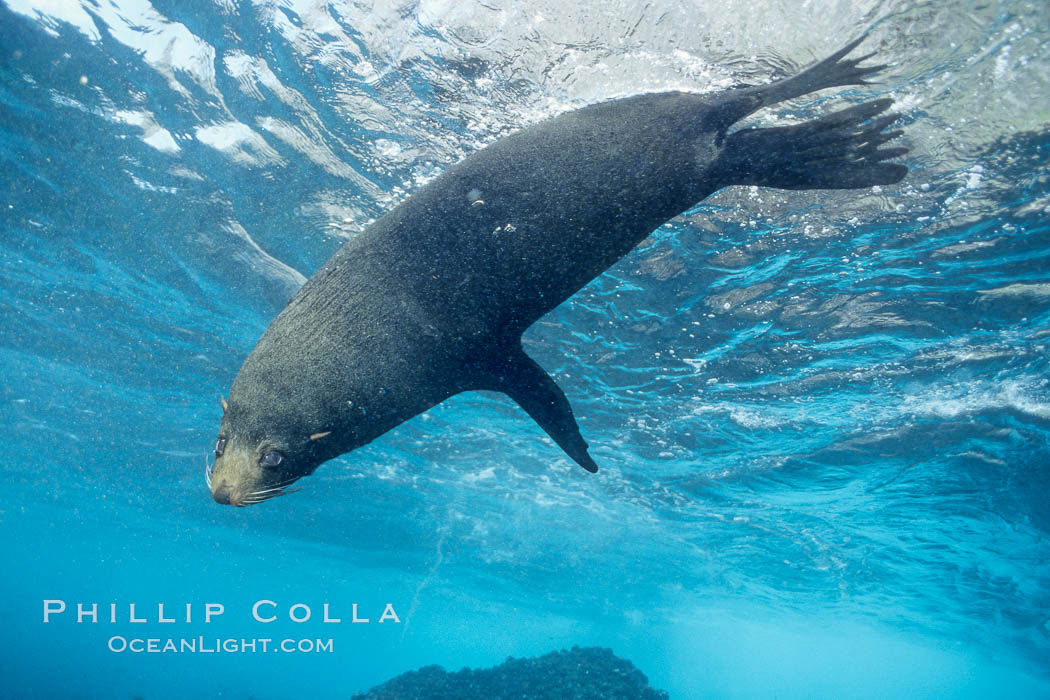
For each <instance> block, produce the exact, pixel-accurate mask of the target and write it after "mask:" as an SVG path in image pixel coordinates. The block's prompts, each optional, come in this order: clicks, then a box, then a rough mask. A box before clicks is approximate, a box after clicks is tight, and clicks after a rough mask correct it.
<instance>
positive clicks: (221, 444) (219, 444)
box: [215, 435, 226, 457]
mask: <svg viewBox="0 0 1050 700" xmlns="http://www.w3.org/2000/svg"><path fill="white" fill-rule="evenodd" d="M225 451H226V438H224V437H223V436H222V435H220V436H219V439H218V440H217V441H216V442H215V456H216V457H222V453H223V452H225Z"/></svg>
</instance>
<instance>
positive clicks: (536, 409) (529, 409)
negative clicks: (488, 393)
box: [485, 348, 598, 473]
mask: <svg viewBox="0 0 1050 700" xmlns="http://www.w3.org/2000/svg"><path fill="white" fill-rule="evenodd" d="M502 359H503V362H501V364H500V368H499V371H498V372H497V373H495V376H493V379H494V380H495V381H494V385H492V386H486V387H485V388H492V389H495V390H497V391H502V392H503V393H505V394H507V395H508V396H510V397H511V398H512V399H514V401H516V402H517V404H518V405H519V406H521V407H522V408H523V409H525V412H526V413H528V414H529V415H530V416H532V419H533V420H534V421H536V422H537V423H539V425H540V427H541V428H543V429H544V430H546V431H547V434H548V435H550V436H551V438H552V439H553V440H554V442H556V443H558V446H559V447H561V448H562V449H563V450H565V454H567V455H569V457H572V459H573V460H574V461H575V462H576V463H577V464H579V465H580V466H581V467H583V468H584V469H586V470H587V471H589V472H592V473H593V472H596V471H598V465H597V464H595V463H594V460H593V459H591V456H590V455H589V454H587V443H586V442H584V440H583V436H581V435H580V427H579V426H578V425H577V424H576V419H575V418H574V417H573V415H572V407H571V406H569V400H568V399H566V398H565V394H564V393H562V390H561V389H559V388H558V385H557V384H555V383H554V380H553V379H552V378H551V376H550V375H549V374H547V373H546V372H545V371H543V368H542V367H540V366H539V365H538V364H536V363H535V362H533V361H532V358H530V357H529V356H528V355H526V354H525V352H524V351H523V350H521V349H520V348H517V350H516V351H512V352H510V353H508V356H507V357H506V358H502Z"/></svg>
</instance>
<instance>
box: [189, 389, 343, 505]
mask: <svg viewBox="0 0 1050 700" xmlns="http://www.w3.org/2000/svg"><path fill="white" fill-rule="evenodd" d="M222 408H223V420H222V425H221V426H220V427H219V436H218V438H217V439H216V442H215V462H214V464H212V465H208V466H207V468H206V470H205V480H206V481H207V483H208V488H210V489H211V495H212V498H214V499H215V501H216V502H217V503H221V504H223V505H231V506H249V505H255V504H256V503H262V502H263V501H268V500H270V499H271V498H274V497H276V496H282V495H284V494H287V493H292V492H293V491H296V490H298V489H292V490H291V491H289V490H288V487H289V486H291V485H292V484H293V483H295V482H296V481H297V480H298V479H300V478H302V477H304V476H308V475H310V474H312V473H313V471H314V470H315V469H316V468H317V466H318V465H319V464H321V462H323V461H324V460H325V459H326V458H327V457H326V455H324V454H322V452H323V451H322V450H321V449H318V447H319V442H321V441H322V440H323V439H324V438H325V437H327V436H328V435H329V433H328V432H320V433H311V434H309V435H302V436H301V437H300V436H292V437H287V436H285V435H276V434H269V435H267V434H263V433H261V432H259V431H253V430H251V429H244V427H243V426H239V425H238V423H240V421H238V420H237V418H236V414H235V412H234V411H232V410H231V408H230V406H229V405H228V404H227V402H226V399H225V398H224V399H223V400H222Z"/></svg>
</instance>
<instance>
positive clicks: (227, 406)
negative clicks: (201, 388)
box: [219, 394, 230, 414]
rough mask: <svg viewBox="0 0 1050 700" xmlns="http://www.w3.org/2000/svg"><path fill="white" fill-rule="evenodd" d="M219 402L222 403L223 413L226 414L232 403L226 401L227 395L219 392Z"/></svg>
mask: <svg viewBox="0 0 1050 700" xmlns="http://www.w3.org/2000/svg"><path fill="white" fill-rule="evenodd" d="M219 403H221V404H222V412H223V414H225V413H226V411H227V410H228V409H229V408H230V405H229V404H228V403H226V397H225V396H223V395H222V394H219Z"/></svg>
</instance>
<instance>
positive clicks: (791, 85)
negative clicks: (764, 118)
mask: <svg viewBox="0 0 1050 700" xmlns="http://www.w3.org/2000/svg"><path fill="white" fill-rule="evenodd" d="M862 41H864V37H863V36H862V37H860V38H859V39H856V40H854V41H851V42H850V43H848V44H846V45H845V46H844V47H842V48H841V49H839V50H838V51H836V52H835V53H833V54H831V55H830V56H828V57H827V58H825V59H824V60H823V61H820V62H818V63H814V64H813V65H812V66H810V67H809V68H806V69H805V70H803V71H802V72H801V73H798V74H797V75H793V76H791V77H790V78H784V79H782V80H777V81H775V82H772V83H769V84H767V85H753V86H749V87H743V88H738V89H736V90H729V91H726V92H725V93H723V94H721V95H719V97H720V98H721V102H720V103H719V104H717V105H715V107H714V109H713V110H712V111H711V112H710V113H709V115H708V118H709V119H711V125H713V126H714V127H715V128H716V129H718V130H720V131H724V130H726V129H728V128H729V127H730V126H732V125H733V124H734V123H736V122H738V121H740V120H741V119H743V118H744V117H746V116H748V115H749V114H751V113H753V112H756V111H758V110H760V109H762V108H763V107H768V106H769V105H774V104H777V103H778V102H783V101H784V100H790V99H794V98H796V97H801V96H802V95H808V94H809V93H811V92H816V91H818V90H824V89H826V88H831V87H841V86H843V85H870V84H871V81H870V80H868V78H870V77H871V76H872V75H874V74H875V73H878V72H879V71H880V70H882V69H883V68H885V67H886V66H885V65H877V66H861V65H859V64H860V62H861V61H864V60H867V59H869V58H871V57H872V56H873V55H874V54H866V55H864V56H861V57H860V58H850V59H846V60H843V59H845V57H846V55H847V54H848V53H849V52H850V51H852V50H853V49H855V48H857V45H858V44H860V42H862Z"/></svg>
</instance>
